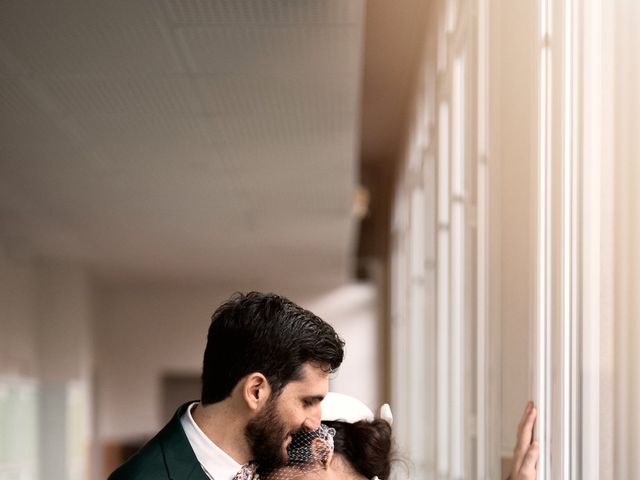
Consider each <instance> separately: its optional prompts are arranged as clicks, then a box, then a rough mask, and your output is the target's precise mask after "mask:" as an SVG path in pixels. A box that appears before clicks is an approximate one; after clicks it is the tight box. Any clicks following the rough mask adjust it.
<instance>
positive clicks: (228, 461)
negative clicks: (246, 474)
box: [180, 402, 242, 480]
mask: <svg viewBox="0 0 640 480" xmlns="http://www.w3.org/2000/svg"><path fill="white" fill-rule="evenodd" d="M196 405H198V402H194V403H192V404H191V405H189V407H188V408H187V411H186V412H184V414H183V415H182V417H181V418H180V423H181V424H182V429H183V430H184V433H185V434H186V435H187V439H188V440H189V444H190V445H191V448H192V449H193V453H195V454H196V458H197V459H198V461H199V462H200V465H202V468H203V469H204V471H205V473H207V474H208V475H209V476H210V477H212V478H214V479H215V480H232V479H233V477H234V476H235V475H236V473H238V471H239V470H240V468H242V465H240V464H239V463H238V462H236V461H235V460H234V459H233V458H231V457H230V456H229V455H228V454H227V453H225V452H224V451H223V450H222V449H221V448H220V447H218V446H217V445H216V444H215V443H213V442H212V441H211V439H210V438H209V437H207V436H206V435H205V434H204V432H203V431H202V430H200V427H198V425H197V424H196V422H195V421H194V420H193V417H192V416H191V409H192V408H193V407H195V406H196Z"/></svg>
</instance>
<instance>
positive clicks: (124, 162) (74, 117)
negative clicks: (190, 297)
mask: <svg viewBox="0 0 640 480" xmlns="http://www.w3.org/2000/svg"><path fill="white" fill-rule="evenodd" d="M363 10H364V2H363V1H361V0H355V1H354V0H350V1H348V2H345V1H343V0H292V1H288V0H277V1H276V0H273V1H270V0H226V1H204V0H194V1H190V0H175V1H173V0H168V1H155V0H139V1H135V0H127V1H121V0H117V1H110V2H98V1H91V0H90V1H83V0H63V1H60V2H54V3H47V2H39V1H31V0H8V1H5V2H1V3H0V178H1V179H2V180H1V181H0V183H1V184H2V185H0V187H2V188H4V191H3V192H2V194H1V195H0V227H2V228H1V230H2V232H4V233H3V234H2V237H0V240H2V239H4V240H5V241H10V242H14V243H15V242H24V244H25V245H26V244H28V245H31V248H33V250H34V251H35V252H36V253H41V254H45V255H48V256H54V257H56V256H58V257H64V258H72V259H74V260H76V261H82V262H85V263H86V264H87V265H89V266H90V268H91V269H92V270H93V271H94V272H95V273H96V274H97V275H99V276H101V277H103V278H107V279H111V280H113V281H120V280H123V279H125V278H138V277H140V278H157V277H159V276H160V277H162V278H163V279H164V280H167V279H171V278H174V279H182V280H185V279H189V278H200V279H205V278H206V279H210V280H216V281H222V282H223V281H227V280H228V281H241V279H247V278H260V279H262V280H265V281H268V280H269V278H271V279H272V280H274V281H275V280H277V279H279V278H280V277H281V275H282V268H283V266H286V269H287V272H289V274H290V276H291V280H292V281H294V282H295V283H296V284H299V286H300V285H305V284H306V285H309V286H310V288H311V287H313V288H318V286H319V285H321V284H323V282H324V283H326V282H337V281H340V280H341V279H344V278H345V277H346V275H347V271H348V268H349V255H350V254H351V247H352V236H353V224H354V219H353V218H352V216H351V198H352V195H353V189H354V184H355V182H356V177H355V172H356V163H357V145H358V142H359V137H358V135H359V129H358V119H359V99H360V95H359V92H360V84H361V70H362V69H361V64H362V37H363V31H362V29H363V22H364V18H363ZM311 272H313V274H311ZM294 279H295V280H294ZM325 286H328V285H325Z"/></svg>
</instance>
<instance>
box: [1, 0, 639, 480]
mask: <svg viewBox="0 0 640 480" xmlns="http://www.w3.org/2000/svg"><path fill="white" fill-rule="evenodd" d="M638 22H640V3H638V2H635V1H633V0H616V1H605V0H581V1H580V0H531V1H527V2H524V1H512V0H468V1H461V0H394V1H384V0H366V1H365V0H166V1H160V0H133V1H129V0H128V1H121V0H116V1H110V2H103V1H96V0H89V1H85V0H59V1H56V2H44V1H36V0H19V1H18V0H4V1H1V2H0V480H32V479H33V480H45V479H46V480H58V479H59V480H66V479H69V480H76V479H78V480H80V479H83V480H84V479H86V480H97V479H103V478H106V476H107V475H108V473H109V472H110V471H111V470H112V469H113V468H115V466H117V465H119V464H120V463H121V462H122V461H123V460H124V459H126V458H127V457H128V455H130V454H131V453H132V452H134V451H135V450H136V449H137V448H138V447H139V446H140V445H141V444H142V443H144V441H146V440H147V439H148V438H150V437H151V436H152V435H153V434H154V433H155V432H156V431H157V430H158V429H160V428H161V427H162V426H163V425H164V423H165V422H166V421H167V420H168V418H169V417H170V416H171V415H172V414H173V412H174V410H175V408H176V407H177V405H179V404H180V403H182V402H183V401H186V400H191V399H194V398H197V397H198V396H199V375H200V365H201V361H202V353H203V351H204V345H205V341H206V331H207V328H208V325H209V319H210V315H211V313H212V312H213V310H214V309H215V308H216V306H217V305H219V304H220V303H221V302H222V301H224V300H225V299H226V298H227V297H229V296H230V295H231V294H232V293H233V292H235V291H248V290H263V291H273V292H277V293H280V294H282V295H285V296H287V297H289V298H291V299H292V300H294V301H295V302H297V303H299V304H301V305H303V306H304V307H306V308H309V309H311V310H312V311H314V312H315V313H316V314H318V315H320V316H321V317H323V318H324V319H325V320H327V321H328V322H330V323H331V324H333V325H334V327H335V328H336V329H337V331H338V332H339V333H340V334H341V335H342V336H343V338H344V339H345V340H346V341H347V347H346V360H345V362H344V365H343V367H342V368H341V369H340V371H339V372H338V373H337V374H336V375H334V376H333V378H332V379H331V389H332V390H335V391H339V392H343V393H348V394H352V395H354V396H356V397H359V398H361V399H362V400H363V401H365V403H367V404H368V405H369V406H370V407H371V408H373V409H377V408H378V407H379V405H380V404H381V403H383V402H389V403H391V405H392V407H393V410H394V416H395V424H394V434H395V437H396V446H397V451H398V456H399V457H401V458H403V459H404V460H405V461H404V462H403V464H402V465H400V466H399V467H398V468H397V469H396V471H395V472H394V475H395V478H398V479H400V478H412V479H456V480H458V479H500V478H504V477H505V476H506V475H507V473H508V470H509V465H510V461H511V451H512V448H513V444H514V439H515V432H516V427H517V424H518V421H519V417H520V413H521V411H522V409H523V408H524V405H525V403H526V401H527V400H528V399H529V398H532V399H534V400H535V402H536V403H537V405H538V408H539V410H540V416H539V421H538V425H537V431H536V436H537V438H538V439H539V441H540V442H541V447H542V457H541V461H540V464H539V475H538V478H540V479H554V480H555V479H563V480H569V479H585V480H588V479H598V478H603V479H613V478H615V479H637V478H640V456H639V455H637V453H638V452H639V451H640V414H639V413H638V409H637V406H638V405H640V368H639V367H638V365H640V355H639V353H638V351H639V350H638V347H639V346H640V322H639V321H638V315H639V313H640V295H639V294H640V291H639V287H640V282H639V280H640V279H639V278H638V275H639V273H640V256H639V255H638V252H637V249H636V246H637V245H638V244H639V241H640V197H639V195H638V192H637V188H636V184H637V182H638V180H640V161H639V157H638V155H639V154H640V135H637V132H636V130H637V125H638V124H639V122H640V98H639V96H638V94H637V88H636V86H637V85H638V84H640V68H639V67H640V62H638V57H637V48H638V47H639V46H640V33H639V32H638V29H637V28H636V26H637V24H638Z"/></svg>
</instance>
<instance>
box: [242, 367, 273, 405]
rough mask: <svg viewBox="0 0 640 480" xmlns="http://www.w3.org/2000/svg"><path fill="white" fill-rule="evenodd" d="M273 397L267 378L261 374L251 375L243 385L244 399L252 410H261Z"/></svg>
mask: <svg viewBox="0 0 640 480" xmlns="http://www.w3.org/2000/svg"><path fill="white" fill-rule="evenodd" d="M270 395H271V386H270V385H269V381H268V380H267V377H265V376H264V375H263V374H261V373H259V372H254V373H250V374H249V375H247V376H246V377H245V379H244V382H243V385H242V397H243V398H244V401H245V402H246V404H247V406H248V407H249V408H250V409H251V410H259V409H260V408H261V407H262V405H264V404H265V403H266V402H267V399H268V398H269V396H270Z"/></svg>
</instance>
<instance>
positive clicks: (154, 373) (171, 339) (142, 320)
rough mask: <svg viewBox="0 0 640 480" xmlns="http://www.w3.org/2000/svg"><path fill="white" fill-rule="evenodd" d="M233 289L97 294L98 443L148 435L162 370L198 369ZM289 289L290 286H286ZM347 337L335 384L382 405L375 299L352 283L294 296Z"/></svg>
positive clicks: (156, 419) (157, 422)
mask: <svg viewBox="0 0 640 480" xmlns="http://www.w3.org/2000/svg"><path fill="white" fill-rule="evenodd" d="M231 293H233V290H231V289H228V288H224V287H220V286H215V285H214V286H207V285H194V286H188V285H183V286H176V285H158V284H155V285H154V284H120V285H102V286H99V287H98V289H97V293H96V312H97V320H98V321H97V325H96V349H97V364H98V369H97V405H96V406H97V412H98V418H97V429H98V436H99V438H100V441H102V442H104V441H107V442H109V441H114V440H127V439H133V440H135V439H136V438H139V437H144V436H148V435H150V434H153V433H154V432H156V431H157V430H158V429H159V428H160V427H161V426H162V425H163V424H164V422H165V421H166V419H164V418H161V416H162V413H161V412H162V398H161V391H160V387H161V376H162V375H163V373H165V372H186V373H195V374H199V373H200V370H201V362H202V354H203V352H204V347H205V344H206V333H207V330H208V328H209V322H210V316H211V314H212V313H213V311H214V310H215V308H216V307H217V306H218V305H219V304H220V303H222V302H223V301H224V300H225V299H226V298H227V297H228V296H229V295H230V294H231ZM283 293H285V294H286V292H283ZM291 299H292V300H293V301H296V302H298V303H300V304H301V305H302V306H305V307H307V308H310V309H311V310H312V311H313V312H314V313H316V314H318V315H319V316H321V317H322V318H324V319H325V320H327V321H328V322H329V323H331V324H332V325H333V326H334V327H335V328H336V330H337V331H338V333H339V334H340V335H342V336H343V337H344V338H345V339H346V340H347V348H346V360H345V363H344V365H343V367H342V368H341V369H340V370H339V372H338V373H337V374H336V375H335V376H334V378H333V379H332V386H333V387H334V388H335V389H336V390H338V391H342V392H345V393H351V394H353V395H356V396H358V397H359V398H362V399H363V400H364V401H365V402H366V403H368V404H370V405H371V406H372V407H375V406H376V405H377V403H378V396H377V393H378V378H379V375H378V371H377V369H376V368H375V365H376V363H377V351H376V342H377V340H376V339H377V337H376V335H375V332H376V328H377V327H376V323H375V322H376V318H375V315H374V314H373V311H374V310H375V302H374V300H375V297H374V295H373V291H372V289H371V287H368V286H350V287H349V286H347V287H344V288H340V289H337V290H336V291H334V292H327V293H326V294H324V295H320V296H319V297H317V298H312V299H306V300H305V299H304V298H300V299H298V298H296V296H295V295H292V296H291Z"/></svg>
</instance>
